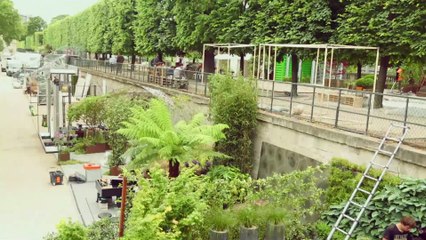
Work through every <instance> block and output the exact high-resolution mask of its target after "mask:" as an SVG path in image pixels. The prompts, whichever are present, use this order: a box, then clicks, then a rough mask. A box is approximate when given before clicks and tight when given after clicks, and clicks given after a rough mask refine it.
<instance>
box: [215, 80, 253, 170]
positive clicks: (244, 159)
mask: <svg viewBox="0 0 426 240" xmlns="http://www.w3.org/2000/svg"><path fill="white" fill-rule="evenodd" d="M209 82H210V89H211V105H210V107H211V112H212V115H213V120H214V122H215V123H225V124H227V125H228V126H229V128H228V129H227V130H226V131H225V135H226V139H224V140H222V141H220V142H219V143H218V144H217V147H216V149H218V150H219V151H221V152H224V153H225V154H227V155H229V156H230V157H231V160H230V164H232V165H235V166H238V167H239V168H240V169H241V170H242V171H243V172H249V171H250V170H251V166H252V157H253V138H254V134H255V133H256V126H257V118H256V117H257V111H258V109H257V93H256V90H255V86H254V82H253V81H251V80H244V79H243V78H238V79H233V78H232V77H231V76H228V75H214V76H213V77H212V79H211V80H210V81H209Z"/></svg>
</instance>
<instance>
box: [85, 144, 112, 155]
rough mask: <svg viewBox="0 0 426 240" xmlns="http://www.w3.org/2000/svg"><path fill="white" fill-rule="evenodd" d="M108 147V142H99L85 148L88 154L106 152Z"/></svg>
mask: <svg viewBox="0 0 426 240" xmlns="http://www.w3.org/2000/svg"><path fill="white" fill-rule="evenodd" d="M106 149H107V148H106V143H97V144H95V145H91V146H87V147H86V148H85V149H84V150H85V152H86V153H87V154H90V153H101V152H105V151H106Z"/></svg>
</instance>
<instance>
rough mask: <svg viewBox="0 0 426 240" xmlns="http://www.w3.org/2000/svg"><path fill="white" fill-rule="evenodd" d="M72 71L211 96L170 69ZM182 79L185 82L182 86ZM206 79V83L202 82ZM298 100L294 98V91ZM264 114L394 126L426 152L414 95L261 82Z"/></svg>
mask: <svg viewBox="0 0 426 240" xmlns="http://www.w3.org/2000/svg"><path fill="white" fill-rule="evenodd" d="M72 64H73V65H76V66H78V67H84V68H88V69H92V70H96V71H99V72H103V73H108V74H113V75H117V76H122V77H125V78H128V79H129V81H132V82H134V83H138V82H143V83H150V84H157V85H161V86H162V87H169V88H175V89H178V90H181V91H185V92H189V93H193V94H197V95H201V96H208V95H209V89H208V76H209V75H208V74H206V75H205V76H204V78H202V76H201V73H200V72H194V71H186V70H180V71H182V73H181V74H182V75H181V76H180V77H176V74H175V72H174V70H173V69H172V68H158V67H157V68H156V67H149V66H143V65H138V64H135V65H131V64H122V65H120V64H117V65H115V66H112V65H110V64H108V63H107V62H104V61H94V60H81V59H80V60H75V61H74V62H73V63H72ZM182 79H183V80H182ZM202 79H203V80H202ZM293 86H295V87H297V94H292V93H291V92H292V91H291V89H292V87H293ZM257 88H258V106H259V108H260V109H262V110H264V111H268V112H273V113H275V114H279V115H285V116H288V117H291V118H297V119H300V120H305V121H309V122H314V123H320V124H324V125H328V126H331V127H334V128H338V129H342V130H345V131H349V132H354V133H360V134H365V135H370V136H373V137H378V138H381V137H382V136H383V134H384V133H385V132H386V130H387V128H388V126H389V124H390V123H391V122H394V123H399V124H402V125H404V126H405V125H408V126H410V127H411V131H410V133H409V134H408V135H407V137H406V140H405V142H406V143H408V144H410V145H413V146H416V147H422V148H423V147H426V99H424V98H420V97H415V96H411V95H401V94H389V93H385V94H382V93H373V92H371V91H356V90H350V89H344V88H329V87H323V86H318V85H310V84H302V83H297V84H295V83H289V82H277V81H271V80H257ZM378 97H379V98H382V99H383V101H382V103H383V107H382V108H374V107H373V106H374V102H373V101H374V99H375V98H378Z"/></svg>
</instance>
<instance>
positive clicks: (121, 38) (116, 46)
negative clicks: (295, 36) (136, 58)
mask: <svg viewBox="0 0 426 240" xmlns="http://www.w3.org/2000/svg"><path fill="white" fill-rule="evenodd" d="M135 2H136V0H122V1H112V4H111V6H110V8H111V11H112V13H111V15H112V16H111V18H110V19H109V22H110V26H111V29H114V31H113V32H112V31H111V32H112V33H113V34H112V36H111V37H112V39H111V40H112V46H111V47H112V48H111V52H112V53H115V54H118V53H121V54H134V50H135V43H134V41H135V36H134V32H135V31H134V29H133V23H134V21H135V15H136V10H135Z"/></svg>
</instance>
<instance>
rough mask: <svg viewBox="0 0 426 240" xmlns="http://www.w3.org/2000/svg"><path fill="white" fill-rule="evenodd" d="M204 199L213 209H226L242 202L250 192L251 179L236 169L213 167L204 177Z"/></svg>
mask: <svg viewBox="0 0 426 240" xmlns="http://www.w3.org/2000/svg"><path fill="white" fill-rule="evenodd" d="M205 182H206V184H208V186H209V187H207V188H206V189H205V193H204V194H203V195H204V197H203V198H204V199H205V201H207V202H208V204H209V206H211V207H214V208H228V207H232V206H233V205H234V204H236V203H241V202H244V201H245V199H246V197H247V195H248V193H249V192H250V190H251V189H250V185H251V182H252V181H251V178H250V176H249V175H247V174H244V173H241V171H240V170H239V169H238V168H234V167H227V166H214V167H213V168H212V169H210V171H209V172H208V173H207V175H206V179H205Z"/></svg>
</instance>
